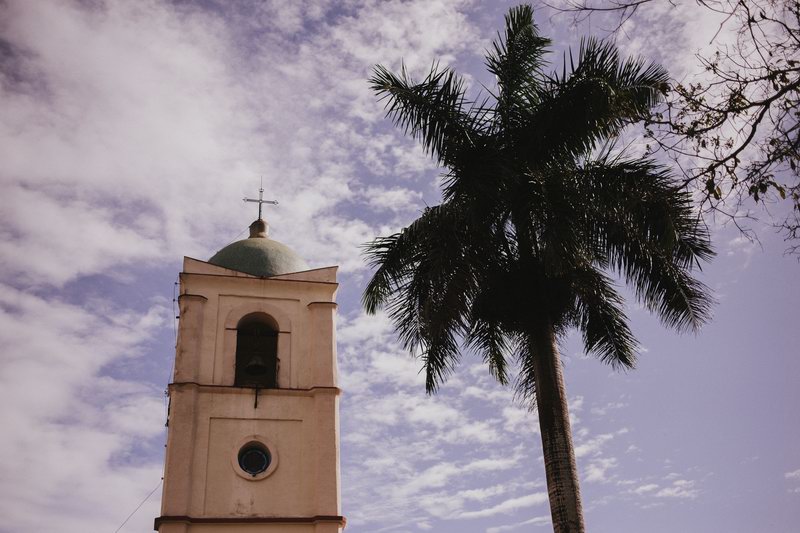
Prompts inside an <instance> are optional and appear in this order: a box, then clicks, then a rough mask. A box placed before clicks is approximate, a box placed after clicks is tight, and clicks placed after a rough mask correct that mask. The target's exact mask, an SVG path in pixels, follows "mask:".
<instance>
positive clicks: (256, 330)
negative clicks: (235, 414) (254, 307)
mask: <svg viewBox="0 0 800 533" xmlns="http://www.w3.org/2000/svg"><path fill="white" fill-rule="evenodd" d="M234 385H236V386H237V387H258V388H262V389H276V388H278V324H277V322H275V320H274V319H273V318H272V317H271V316H269V315H267V314H265V313H251V314H249V315H245V316H244V317H243V318H242V319H241V320H240V321H239V323H238V324H237V325H236V377H235V381H234Z"/></svg>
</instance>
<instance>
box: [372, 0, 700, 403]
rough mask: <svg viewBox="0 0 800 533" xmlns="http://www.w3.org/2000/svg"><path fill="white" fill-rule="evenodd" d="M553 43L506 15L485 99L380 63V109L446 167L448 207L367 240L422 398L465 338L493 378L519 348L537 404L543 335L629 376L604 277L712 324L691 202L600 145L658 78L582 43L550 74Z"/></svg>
mask: <svg viewBox="0 0 800 533" xmlns="http://www.w3.org/2000/svg"><path fill="white" fill-rule="evenodd" d="M549 44H550V41H549V40H548V39H546V38H544V37H542V36H540V35H539V34H538V32H537V28H536V26H535V25H534V24H533V19H532V10H531V9H530V8H529V7H527V6H521V7H519V8H515V9H513V10H512V11H511V12H510V13H509V14H508V15H507V17H506V32H505V35H504V36H503V38H501V39H499V40H498V41H496V42H495V43H494V45H493V48H492V50H490V51H489V52H488V54H487V58H486V65H487V67H488V68H489V70H490V71H491V72H492V73H493V74H494V75H495V76H496V78H497V90H496V94H493V95H492V96H491V97H490V98H487V99H485V100H482V101H478V102H474V101H469V100H468V99H467V97H466V95H465V87H464V82H463V81H462V79H461V78H460V77H458V76H457V75H456V74H455V73H454V72H453V71H452V70H450V69H448V68H443V69H440V68H437V67H434V68H433V69H432V71H431V72H430V74H429V75H428V76H427V77H426V78H425V79H424V80H423V81H422V82H420V83H414V82H413V81H412V79H411V77H410V75H409V74H408V73H407V72H406V71H405V69H403V71H402V72H401V74H400V75H395V74H392V73H391V72H390V71H388V70H387V69H385V68H384V67H381V66H378V67H376V69H375V72H374V76H373V77H372V79H371V80H370V81H371V83H372V88H373V90H375V91H376V92H377V93H378V94H379V95H381V96H382V97H384V98H385V99H386V105H387V110H388V115H389V116H391V118H392V119H393V120H394V121H395V123H396V124H398V125H399V126H401V127H402V128H404V129H405V130H406V132H407V133H409V134H411V135H413V136H414V137H416V138H418V139H419V140H420V141H421V142H422V144H423V145H424V147H425V149H426V150H427V151H428V152H429V153H430V154H431V155H432V156H433V157H434V158H435V159H436V160H438V162H439V163H440V164H441V165H442V166H443V167H444V168H446V169H447V174H446V175H445V180H444V185H443V201H442V203H441V204H439V205H437V206H435V207H430V208H427V209H425V211H424V212H423V214H422V216H420V217H419V218H418V219H417V220H416V221H415V222H413V223H412V224H411V225H410V226H408V227H407V228H405V229H403V230H402V231H401V232H399V233H397V234H394V235H391V236H388V237H382V238H378V239H376V240H375V241H373V242H372V243H370V244H368V245H367V246H366V254H367V256H368V258H369V260H370V261H371V263H372V265H373V266H375V267H377V270H376V272H375V274H374V277H373V278H372V280H371V281H370V282H369V284H368V286H367V288H366V290H365V291H364V295H363V302H364V305H365V307H366V309H367V311H368V312H375V311H376V310H377V309H378V308H379V307H382V306H385V307H387V309H388V311H389V314H390V315H391V317H392V319H393V320H394V322H395V325H396V327H397V330H398V332H399V334H400V337H401V339H402V341H403V343H404V345H405V346H406V347H407V348H408V349H411V350H419V351H420V352H421V354H422V358H423V361H424V368H425V371H426V385H427V389H428V391H429V392H430V391H434V390H435V389H436V387H437V386H438V385H439V383H440V382H441V381H442V379H443V378H445V377H446V375H447V374H448V372H449V371H450V370H451V369H452V368H453V366H454V364H455V363H456V362H457V361H458V359H459V339H463V340H464V342H465V344H466V345H467V346H469V347H471V348H473V349H476V350H477V351H478V352H479V353H481V354H482V355H483V357H484V358H485V360H486V361H487V362H488V364H489V366H490V368H491V369H492V371H493V373H494V375H495V376H496V377H497V378H498V379H499V380H500V381H501V382H506V381H507V367H508V362H507V357H508V356H509V355H510V354H512V353H515V354H516V355H517V359H518V362H519V363H520V376H519V380H518V382H517V385H518V390H519V391H520V392H522V393H523V394H525V395H530V394H531V393H532V392H533V390H534V388H533V387H534V385H535V377H534V376H533V375H532V373H531V371H532V369H531V365H530V364H528V363H529V361H530V360H531V358H532V357H534V356H535V354H534V353H529V352H530V343H527V342H525V338H526V336H528V335H529V333H530V332H531V330H532V328H536V327H548V326H549V327H552V328H553V329H554V330H555V331H556V333H560V332H561V331H564V330H565V329H567V328H570V327H576V328H578V329H579V330H580V331H581V333H582V334H583V340H584V343H585V346H586V349H587V351H589V352H593V353H595V354H597V355H599V356H600V357H601V358H602V359H603V360H604V361H606V362H609V363H611V364H612V365H621V366H625V367H630V366H632V365H633V364H634V362H635V348H636V342H635V339H634V337H633V335H632V334H631V332H630V330H629V327H628V324H627V319H626V317H625V314H624V311H623V307H622V304H623V302H622V298H621V296H620V295H619V293H618V292H617V290H616V288H615V286H614V283H613V281H612V278H611V277H610V276H612V275H619V276H620V277H622V278H623V279H624V280H625V281H626V282H627V283H628V284H629V285H630V286H632V288H633V289H634V290H635V293H636V295H637V297H638V298H639V299H640V300H641V301H642V302H643V303H644V304H645V305H646V306H647V307H648V308H649V309H651V310H654V311H656V312H657V313H658V314H659V316H660V317H661V318H662V319H663V321H664V322H665V323H666V324H668V325H671V326H675V327H678V328H680V329H686V328H697V327H698V326H699V325H700V324H701V323H702V322H703V321H704V320H705V319H706V317H707V315H708V301H709V300H708V297H707V296H706V290H705V287H704V286H703V285H702V284H701V283H699V282H697V281H696V280H694V279H693V278H692V277H691V276H690V271H691V269H692V268H693V267H694V266H696V265H697V264H698V263H699V261H700V260H704V259H708V258H709V257H710V256H711V255H712V251H711V248H710V245H709V241H708V235H707V232H706V231H705V230H704V228H703V227H701V226H698V224H697V219H696V217H695V214H694V212H693V210H692V202H691V197H690V196H689V194H688V193H687V192H685V191H683V190H681V189H680V188H679V186H678V185H677V183H676V182H675V180H673V179H672V177H671V176H670V174H669V172H668V171H667V169H665V168H663V167H661V166H659V165H658V164H657V163H656V162H654V161H652V160H648V159H631V158H627V157H625V156H624V155H617V156H612V155H611V153H610V152H611V151H610V149H604V147H607V146H608V143H609V141H610V140H613V139H614V138H615V137H616V136H617V135H619V134H620V132H621V130H622V129H623V128H624V127H625V126H626V125H628V124H630V123H632V122H635V121H637V120H639V119H640V118H641V117H643V116H644V115H645V114H646V113H647V112H648V111H649V109H650V108H651V106H653V105H654V104H656V103H657V102H658V101H659V99H660V95H661V91H662V90H663V87H664V86H665V84H666V80H667V74H666V72H665V71H664V70H663V69H662V68H661V67H659V66H656V65H653V64H650V65H646V64H645V63H644V62H643V61H641V60H639V59H628V60H627V61H621V60H620V58H619V56H618V54H617V52H616V50H615V48H614V47H613V46H612V45H611V44H608V43H605V42H601V41H597V40H593V39H588V40H585V41H584V42H583V43H582V44H581V47H580V51H579V53H578V57H577V59H576V60H573V58H572V56H571V55H570V57H569V60H568V61H565V67H564V70H563V71H562V73H561V74H560V75H559V74H547V73H545V70H544V68H545V67H546V63H545V61H544V56H545V54H546V52H547V47H548V45H549ZM566 63H569V68H567V65H566ZM490 103H491V104H492V105H491V106H490V105H489V104H490ZM531 398H532V396H531Z"/></svg>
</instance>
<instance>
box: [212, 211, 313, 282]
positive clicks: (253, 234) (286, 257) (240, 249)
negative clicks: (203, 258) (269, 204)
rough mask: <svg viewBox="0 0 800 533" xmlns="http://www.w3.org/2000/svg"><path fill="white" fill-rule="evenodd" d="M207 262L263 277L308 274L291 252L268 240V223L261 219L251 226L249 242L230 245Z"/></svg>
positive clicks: (306, 267)
mask: <svg viewBox="0 0 800 533" xmlns="http://www.w3.org/2000/svg"><path fill="white" fill-rule="evenodd" d="M208 262H209V263H211V264H212V265H217V266H221V267H225V268H229V269H231V270H236V271H237V272H244V273H246V274H252V275H253V276H260V277H269V276H277V275H280V274H290V273H292V272H302V271H304V270H308V265H307V264H306V262H305V261H303V260H302V259H300V257H299V256H298V255H297V254H296V253H294V252H293V251H292V250H291V248H289V247H288V246H286V245H285V244H283V243H280V242H278V241H274V240H272V239H270V238H268V237H267V223H266V222H264V221H263V220H260V219H259V220H256V221H255V222H253V223H252V224H251V225H250V237H249V238H247V239H243V240H241V241H236V242H234V243H231V244H229V245H228V246H226V247H225V248H223V249H222V250H220V251H219V252H217V253H215V254H214V256H213V257H212V258H211V259H209V260H208Z"/></svg>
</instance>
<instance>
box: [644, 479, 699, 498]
mask: <svg viewBox="0 0 800 533" xmlns="http://www.w3.org/2000/svg"><path fill="white" fill-rule="evenodd" d="M699 495H700V490H699V489H697V488H695V482H694V481H690V480H686V479H676V480H675V481H673V482H672V486H670V487H664V488H663V489H661V490H659V491H658V492H656V493H655V496H656V497H657V498H683V499H695V498H697V497H698V496H699Z"/></svg>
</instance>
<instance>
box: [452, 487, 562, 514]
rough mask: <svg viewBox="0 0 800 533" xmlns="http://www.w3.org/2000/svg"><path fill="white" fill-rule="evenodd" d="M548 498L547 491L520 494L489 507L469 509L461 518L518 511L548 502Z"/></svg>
mask: <svg viewBox="0 0 800 533" xmlns="http://www.w3.org/2000/svg"><path fill="white" fill-rule="evenodd" d="M547 500H548V499H547V493H546V492H537V493H534V494H529V495H527V496H520V497H519V498H511V499H508V500H505V501H503V502H500V503H498V504H497V505H493V506H492V507H487V508H485V509H481V510H479V511H468V512H465V513H462V514H461V518H462V519H470V518H485V517H487V516H494V515H497V514H508V513H511V512H513V511H517V510H519V509H525V508H527V507H534V506H536V505H541V504H543V503H545V502H547Z"/></svg>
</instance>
